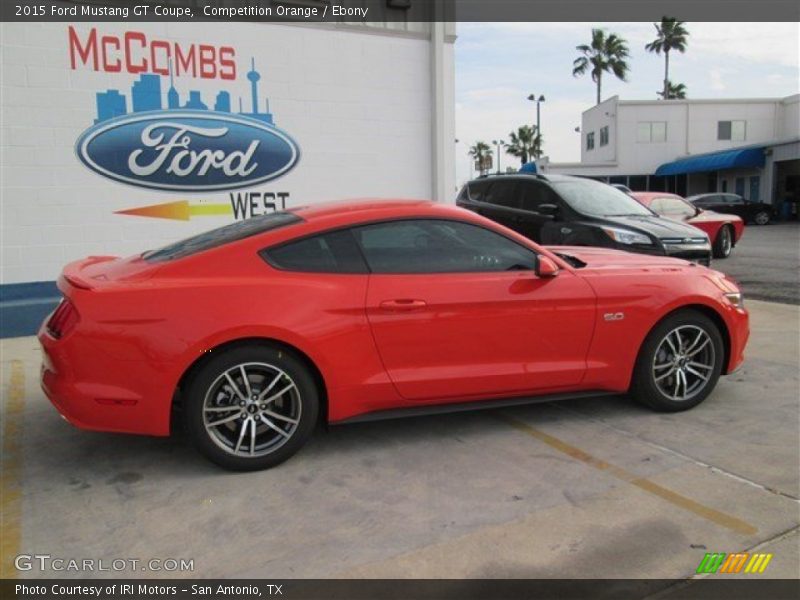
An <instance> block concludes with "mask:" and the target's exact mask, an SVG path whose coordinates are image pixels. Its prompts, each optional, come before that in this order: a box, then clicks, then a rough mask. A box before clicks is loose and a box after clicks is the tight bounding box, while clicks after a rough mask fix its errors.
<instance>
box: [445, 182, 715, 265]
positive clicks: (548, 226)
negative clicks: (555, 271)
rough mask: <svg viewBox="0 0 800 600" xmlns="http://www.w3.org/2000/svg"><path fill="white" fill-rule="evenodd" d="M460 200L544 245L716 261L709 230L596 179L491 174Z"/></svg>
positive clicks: (470, 187) (469, 185)
mask: <svg viewBox="0 0 800 600" xmlns="http://www.w3.org/2000/svg"><path fill="white" fill-rule="evenodd" d="M456 203H457V204H458V205H459V206H461V207H464V208H468V209H469V210H472V211H474V212H476V213H478V214H481V215H484V216H486V217H489V218H490V219H492V220H494V221H497V222H498V223H500V224H501V225H505V226H506V227H509V228H510V229H513V230H514V231H517V232H519V233H521V234H522V235H524V236H526V237H528V238H529V239H531V240H533V241H535V242H539V243H542V244H558V245H568V246H600V247H605V248H616V249H619V250H627V251H629V252H638V253H641V254H654V255H662V256H663V255H666V256H674V257H676V258H685V259H687V260H691V261H694V262H698V263H700V264H704V265H708V264H710V262H711V242H710V241H709V238H708V235H706V234H705V233H704V232H702V231H700V230H699V229H696V228H695V227H692V226H690V225H686V224H684V223H678V222H676V221H672V220H670V219H664V218H661V217H659V216H658V215H657V214H656V213H654V212H653V211H652V210H650V209H649V208H646V207H645V206H642V205H641V204H639V202H637V201H636V200H634V199H633V198H632V197H630V196H629V195H627V194H626V193H624V192H621V191H619V190H617V189H615V188H613V187H611V186H610V185H607V184H605V183H600V182H597V181H593V180H591V179H582V178H580V177H570V176H567V175H538V174H527V173H525V174H523V173H518V174H513V175H491V176H488V177H480V178H478V179H475V180H473V181H470V182H469V183H467V184H466V185H465V186H464V188H463V189H462V190H461V192H460V193H459V195H458V198H457V199H456Z"/></svg>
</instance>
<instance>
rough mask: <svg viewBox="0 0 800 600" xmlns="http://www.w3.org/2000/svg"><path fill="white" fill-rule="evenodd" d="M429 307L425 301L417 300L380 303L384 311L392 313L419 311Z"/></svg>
mask: <svg viewBox="0 0 800 600" xmlns="http://www.w3.org/2000/svg"><path fill="white" fill-rule="evenodd" d="M425 306H427V303H426V302H425V300H415V299H413V298H399V299H397V300H384V301H383V302H381V303H380V307H381V308H382V309H383V310H388V311H392V312H397V311H409V310H419V309H420V308H424V307H425Z"/></svg>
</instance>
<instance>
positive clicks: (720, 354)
mask: <svg viewBox="0 0 800 600" xmlns="http://www.w3.org/2000/svg"><path fill="white" fill-rule="evenodd" d="M677 328H681V330H680V332H679V335H681V336H684V335H685V338H686V341H685V344H686V345H685V346H684V347H685V348H686V349H689V350H690V351H693V349H692V348H690V347H689V344H691V342H692V339H693V338H694V336H695V335H698V336H699V331H700V330H702V331H704V332H705V334H706V336H707V337H708V343H707V344H706V345H705V346H704V347H703V349H702V350H701V352H703V353H704V354H703V357H709V356H711V353H712V352H713V360H712V361H711V362H713V365H712V366H711V368H709V370H705V369H701V368H699V367H694V366H692V367H691V368H692V369H693V370H695V372H698V373H699V372H702V373H705V374H707V376H708V380H707V381H706V382H705V383H703V384H702V385H701V386H699V387H698V388H697V389H696V391H695V393H693V394H692V395H689V394H688V392H689V390H690V388H689V386H688V384H687V377H691V378H693V379H694V380H696V381H697V382H700V381H701V379H700V378H698V377H696V376H694V375H692V374H691V373H690V374H689V375H687V374H686V372H684V374H683V390H684V395H685V396H686V398H685V399H679V400H676V399H675V398H674V397H671V396H670V395H668V394H666V393H665V392H664V390H663V389H662V386H664V387H669V388H672V386H673V384H674V383H675V381H676V378H679V376H678V375H672V377H670V376H666V377H664V376H663V375H664V373H666V372H667V371H669V370H670V369H671V368H677V363H676V362H673V361H677V358H676V357H674V356H673V357H672V358H671V357H670V356H669V350H668V348H669V347H670V346H669V344H667V341H666V339H665V338H666V336H667V335H668V334H670V335H671V336H672V338H671V340H676V338H675V337H674V332H675V330H676V329H677ZM697 339H698V340H700V339H701V338H700V337H698V338H697ZM703 339H705V338H703ZM662 345H663V347H662ZM706 346H710V348H711V350H706ZM665 348H666V349H667V354H666V356H665V355H664V352H665ZM694 356H697V355H694ZM657 358H658V359H659V361H661V362H660V363H656V359H657ZM724 359H725V349H724V345H723V342H722V334H721V333H720V331H719V329H718V328H717V325H716V324H715V323H714V322H713V321H712V320H711V319H709V318H708V317H707V316H706V315H704V314H703V313H701V312H698V311H696V310H692V309H684V310H680V311H677V312H674V313H672V314H671V315H668V316H667V317H666V318H664V319H663V320H662V321H661V322H659V323H658V324H657V325H656V326H655V327H654V328H653V329H652V331H651V332H650V333H649V334H648V336H647V338H646V339H645V341H644V344H642V348H641V350H640V351H639V356H638V358H637V360H636V366H635V368H634V373H633V381H632V383H631V388H630V395H631V396H632V397H633V398H634V399H635V400H636V401H638V402H640V403H642V404H644V405H646V406H649V407H650V408H652V409H654V410H657V411H660V412H678V411H682V410H687V409H689V408H692V407H694V406H697V405H698V404H700V403H701V402H702V401H703V400H705V399H706V397H707V396H708V395H709V394H710V393H711V392H712V391H713V390H714V387H715V386H716V385H717V381H718V380H719V376H720V374H721V372H722V366H723V361H724ZM684 360H685V359H684ZM689 360H690V361H691V360H692V359H691V358H690V359H689ZM700 360H705V358H702V357H701V359H700ZM677 362H678V363H679V362H680V361H677ZM665 363H669V364H672V365H673V367H660V368H661V369H665V370H658V365H659V364H665ZM688 364H689V365H694V364H695V363H694V362H689V363H688ZM683 368H685V365H684V367H683ZM678 370H680V369H678ZM674 372H677V371H674ZM656 373H658V374H659V375H658V378H659V379H661V380H662V381H663V383H660V382H658V381H657V380H656V377H657V376H656ZM677 390H678V391H680V384H679V385H678V388H677ZM675 395H678V394H677V393H676V394H675Z"/></svg>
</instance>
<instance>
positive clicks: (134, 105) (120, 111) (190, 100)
mask: <svg viewBox="0 0 800 600" xmlns="http://www.w3.org/2000/svg"><path fill="white" fill-rule="evenodd" d="M171 71H172V69H171V64H170V77H169V89H168V90H167V93H166V106H164V104H163V100H164V97H163V96H162V93H161V78H162V77H161V75H156V74H153V73H142V74H141V75H139V78H138V79H137V80H136V81H134V82H133V84H132V85H131V88H130V97H131V111H130V112H131V113H138V112H147V111H154V110H213V111H214V112H222V113H232V110H231V94H230V92H229V91H227V90H220V91H219V92H217V94H216V96H215V97H214V101H213V108H212V109H209V107H208V104H207V103H206V101H204V100H203V97H202V93H201V92H200V91H199V90H189V92H188V94H187V96H186V98H185V102H184V103H183V104H181V95H180V92H179V91H178V90H177V89H176V87H175V81H174V78H173V76H172V73H171ZM247 80H248V81H249V82H250V105H251V110H250V112H246V111H245V110H244V108H243V102H242V96H239V111H238V113H236V114H239V115H241V116H244V117H249V118H251V119H255V120H257V121H261V122H262V123H267V124H269V125H274V120H273V117H272V113H271V112H270V110H269V98H266V97H265V98H264V108H265V111H264V112H260V110H259V101H258V98H259V94H258V83H259V81H260V80H261V74H260V73H259V72H258V71H256V67H255V58H251V59H250V70H249V71H248V72H247ZM96 96H97V117H96V118H95V120H94V122H95V124H97V123H102V122H103V121H107V120H109V119H113V118H115V117H120V116H123V115H127V114H128V112H129V111H128V102H127V98H126V96H125V94H123V93H121V92H120V90H118V89H108V90H106V91H105V92H97V94H96Z"/></svg>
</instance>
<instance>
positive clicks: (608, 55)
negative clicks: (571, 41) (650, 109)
mask: <svg viewBox="0 0 800 600" xmlns="http://www.w3.org/2000/svg"><path fill="white" fill-rule="evenodd" d="M575 49H576V50H579V51H580V53H581V54H582V55H583V56H579V57H578V58H576V59H575V60H574V61H573V63H572V76H573V77H577V76H578V75H583V74H584V73H586V71H589V72H590V73H591V74H592V81H594V82H595V83H596V84H597V103H598V104H600V90H601V87H602V79H603V72H606V73H613V74H614V76H615V77H616V78H617V79H621V80H622V81H625V76H626V75H627V74H628V63H627V62H626V60H625V59H626V58H628V56H629V54H628V43H627V42H626V41H625V40H624V39H623V38H621V37H620V36H618V35H617V34H616V33H610V34H608V35H606V32H605V31H604V30H602V29H592V43H591V44H590V45H588V46H587V45H586V44H582V45H580V46H576V47H575Z"/></svg>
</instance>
